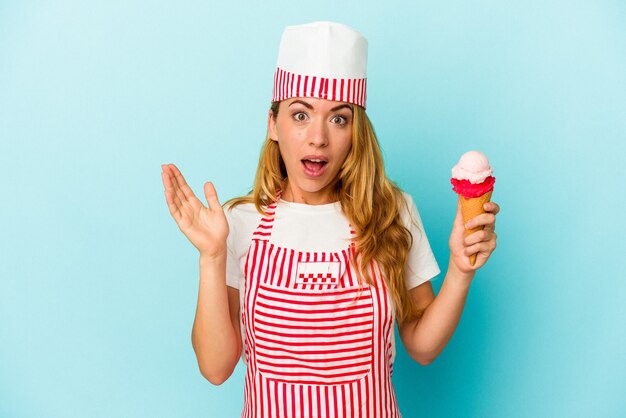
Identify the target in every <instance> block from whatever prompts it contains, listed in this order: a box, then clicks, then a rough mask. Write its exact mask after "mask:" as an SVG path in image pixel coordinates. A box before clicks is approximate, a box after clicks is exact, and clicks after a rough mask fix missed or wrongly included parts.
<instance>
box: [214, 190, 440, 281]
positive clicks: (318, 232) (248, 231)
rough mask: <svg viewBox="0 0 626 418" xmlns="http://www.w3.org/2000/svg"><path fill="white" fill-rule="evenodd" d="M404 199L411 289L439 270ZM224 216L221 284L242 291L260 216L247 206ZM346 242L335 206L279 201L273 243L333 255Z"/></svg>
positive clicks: (346, 230) (344, 225) (416, 217)
mask: <svg viewBox="0 0 626 418" xmlns="http://www.w3.org/2000/svg"><path fill="white" fill-rule="evenodd" d="M403 195H404V198H405V200H406V202H407V207H408V208H409V212H408V213H407V211H406V210H402V211H401V217H402V221H403V222H404V225H405V226H406V227H407V228H408V229H409V231H411V235H412V236H413V246H412V247H411V250H410V251H409V254H408V257H407V262H406V268H405V279H406V283H407V288H408V289H412V288H414V287H416V286H419V285H420V284H422V283H424V282H426V281H428V280H430V279H432V278H433V277H435V276H436V275H437V274H439V273H440V270H439V266H438V265H437V261H436V260H435V257H434V255H433V252H432V250H431V248H430V244H429V243H428V238H427V237H426V233H425V232H424V227H423V226H422V220H421V218H420V216H419V212H418V211H417V208H416V207H415V204H414V203H413V199H412V198H411V196H410V195H408V194H407V193H403ZM225 212H226V218H227V219H228V225H229V228H230V232H229V234H228V240H227V247H228V256H227V261H226V284H227V285H228V286H230V287H234V288H236V289H241V288H243V283H244V267H245V263H246V256H247V254H248V249H249V248H250V242H251V240H252V234H253V232H254V231H255V229H256V228H257V226H258V225H259V222H260V220H261V214H260V213H259V212H258V211H257V210H256V208H255V206H254V204H252V203H246V204H241V205H237V206H235V207H234V208H230V209H228V210H226V211H225ZM350 238H351V235H350V224H349V222H348V219H347V218H346V217H345V216H344V215H343V212H342V211H341V205H340V204H339V202H335V203H329V204H326V205H306V204H303V203H293V202H287V201H284V200H280V201H279V202H278V205H277V210H276V218H275V220H274V226H273V228H272V236H271V238H270V240H271V241H272V242H273V243H274V245H277V246H279V247H286V248H293V249H296V250H298V251H309V252H315V251H327V252H335V251H341V250H344V249H346V248H347V247H348V245H349V244H350Z"/></svg>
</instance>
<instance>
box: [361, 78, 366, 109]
mask: <svg viewBox="0 0 626 418" xmlns="http://www.w3.org/2000/svg"><path fill="white" fill-rule="evenodd" d="M366 100H367V78H365V79H363V100H362V101H361V103H362V106H363V107H365V102H366Z"/></svg>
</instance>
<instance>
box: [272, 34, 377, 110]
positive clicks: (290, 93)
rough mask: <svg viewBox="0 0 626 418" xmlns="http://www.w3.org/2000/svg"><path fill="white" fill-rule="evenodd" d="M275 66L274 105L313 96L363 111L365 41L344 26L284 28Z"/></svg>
mask: <svg viewBox="0 0 626 418" xmlns="http://www.w3.org/2000/svg"><path fill="white" fill-rule="evenodd" d="M276 67H277V68H276V74H275V75H274V92H273V95H272V101H274V102H276V101H280V100H286V99H290V98H292V97H316V98H319V99H327V100H334V101H340V102H348V103H353V104H356V105H359V106H361V107H363V108H365V98H366V94H365V93H366V92H365V87H366V81H367V78H366V67H367V39H365V37H364V36H363V35H361V34H360V33H359V32H357V31H355V30H354V29H352V28H350V27H348V26H346V25H342V24H339V23H333V22H313V23H307V24H304V25H297V26H287V27H286V28H285V31H284V32H283V36H282V38H281V40H280V48H279V51H278V63H277V66H276Z"/></svg>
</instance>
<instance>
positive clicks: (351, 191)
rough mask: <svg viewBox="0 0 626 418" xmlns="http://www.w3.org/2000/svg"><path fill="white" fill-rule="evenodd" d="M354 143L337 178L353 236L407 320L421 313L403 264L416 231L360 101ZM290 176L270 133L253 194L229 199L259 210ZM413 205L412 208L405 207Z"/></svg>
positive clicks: (359, 254)
mask: <svg viewBox="0 0 626 418" xmlns="http://www.w3.org/2000/svg"><path fill="white" fill-rule="evenodd" d="M279 104H280V102H274V103H272V106H271V111H272V117H273V118H274V119H276V117H277V116H278V108H279ZM351 107H352V111H353V118H352V147H351V149H350V152H349V154H348V156H347V158H346V160H345V162H344V163H343V165H342V167H341V169H340V171H339V175H338V176H339V178H338V181H337V182H336V184H335V194H336V197H337V199H338V201H339V202H340V204H341V209H342V210H343V213H344V214H345V215H346V217H347V218H348V220H349V221H350V224H351V225H352V227H353V228H354V230H355V231H356V234H355V236H354V237H353V242H354V243H355V246H356V260H353V261H354V262H355V264H356V265H357V266H358V269H359V272H360V273H361V277H362V278H363V280H364V281H365V282H367V283H369V284H370V285H373V286H375V285H376V283H374V280H373V278H372V276H371V274H370V271H369V268H371V267H372V265H373V264H372V262H373V261H374V260H375V261H376V262H377V263H378V267H380V269H381V271H382V273H383V277H384V278H385V283H386V285H387V288H388V290H389V292H390V294H391V298H392V300H393V302H394V304H395V306H396V319H397V320H398V322H400V323H401V322H403V321H405V320H407V319H412V318H415V317H417V316H419V315H420V313H419V312H417V311H416V309H415V305H414V304H413V303H412V300H411V297H410V295H409V292H408V290H407V287H406V283H405V279H404V273H405V272H404V266H405V262H406V259H407V255H408V252H409V248H410V247H411V244H412V240H413V238H412V236H411V233H410V232H409V230H408V229H407V228H406V227H405V226H404V224H403V222H402V219H401V217H400V211H401V208H402V205H406V201H405V199H404V197H403V196H402V191H401V190H400V188H398V186H396V185H395V184H394V183H393V182H392V181H391V180H389V179H388V178H387V176H386V175H385V169H384V164H383V158H382V153H381V151H380V147H379V145H378V139H377V138H376V134H375V133H374V128H373V127H372V124H371V122H370V120H369V118H368V117H367V114H366V113H365V109H363V108H362V107H360V106H351ZM286 177H287V171H286V169H285V163H284V161H283V159H282V157H281V155H280V150H279V147H278V142H276V141H273V140H272V139H270V138H269V135H267V136H266V139H265V143H264V144H263V148H262V149H261V155H260V158H259V165H258V168H257V172H256V177H255V180H254V189H253V190H252V191H251V192H250V194H248V195H246V196H242V197H238V198H235V199H231V200H229V201H228V202H226V204H225V205H226V206H229V207H233V206H236V205H239V204H242V203H254V205H255V207H256V209H257V210H258V211H259V212H260V213H263V214H264V213H265V211H264V208H265V207H266V206H267V205H269V204H271V203H272V202H274V201H276V200H277V199H278V196H277V193H278V192H279V191H280V190H281V189H282V187H283V185H284V179H285V178H286ZM405 209H407V210H408V208H405Z"/></svg>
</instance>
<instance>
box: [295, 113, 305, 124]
mask: <svg viewBox="0 0 626 418" xmlns="http://www.w3.org/2000/svg"><path fill="white" fill-rule="evenodd" d="M293 118H294V119H295V120H296V121H298V122H302V121H304V120H306V113H304V112H297V113H294V115H293Z"/></svg>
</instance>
